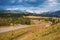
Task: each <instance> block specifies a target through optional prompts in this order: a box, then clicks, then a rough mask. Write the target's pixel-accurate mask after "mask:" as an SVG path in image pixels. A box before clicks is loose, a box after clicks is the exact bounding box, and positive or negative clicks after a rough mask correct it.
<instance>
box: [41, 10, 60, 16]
mask: <svg viewBox="0 0 60 40" xmlns="http://www.w3.org/2000/svg"><path fill="white" fill-rule="evenodd" d="M40 15H42V16H48V17H60V10H59V11H49V12H44V13H42V14H40Z"/></svg>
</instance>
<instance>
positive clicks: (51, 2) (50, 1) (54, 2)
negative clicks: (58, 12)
mask: <svg viewBox="0 0 60 40" xmlns="http://www.w3.org/2000/svg"><path fill="white" fill-rule="evenodd" d="M57 4H58V2H57V0H47V1H45V2H44V3H43V6H49V7H52V6H56V5H57Z"/></svg>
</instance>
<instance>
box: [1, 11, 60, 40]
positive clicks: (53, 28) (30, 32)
mask: <svg viewBox="0 0 60 40" xmlns="http://www.w3.org/2000/svg"><path fill="white" fill-rule="evenodd" d="M0 40H60V11H55V12H45V13H42V14H36V13H29V12H10V11H5V10H4V11H0Z"/></svg>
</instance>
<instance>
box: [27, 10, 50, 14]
mask: <svg viewBox="0 0 60 40" xmlns="http://www.w3.org/2000/svg"><path fill="white" fill-rule="evenodd" d="M48 11H49V10H26V12H30V13H37V14H41V13H43V12H48Z"/></svg>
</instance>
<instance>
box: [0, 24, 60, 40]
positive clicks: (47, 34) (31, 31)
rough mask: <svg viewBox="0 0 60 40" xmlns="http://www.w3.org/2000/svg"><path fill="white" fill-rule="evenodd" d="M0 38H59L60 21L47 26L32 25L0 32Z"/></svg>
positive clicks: (21, 39) (42, 39)
mask: <svg viewBox="0 0 60 40" xmlns="http://www.w3.org/2000/svg"><path fill="white" fill-rule="evenodd" d="M0 40H60V23H57V24H55V25H53V26H50V27H48V28H46V27H43V26H32V27H28V28H24V29H18V30H15V31H10V32H5V33H0Z"/></svg>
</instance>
